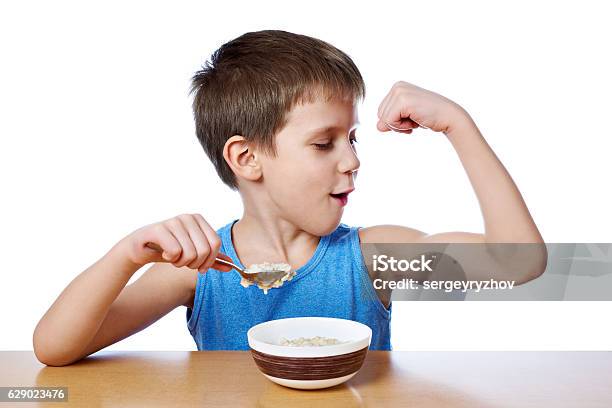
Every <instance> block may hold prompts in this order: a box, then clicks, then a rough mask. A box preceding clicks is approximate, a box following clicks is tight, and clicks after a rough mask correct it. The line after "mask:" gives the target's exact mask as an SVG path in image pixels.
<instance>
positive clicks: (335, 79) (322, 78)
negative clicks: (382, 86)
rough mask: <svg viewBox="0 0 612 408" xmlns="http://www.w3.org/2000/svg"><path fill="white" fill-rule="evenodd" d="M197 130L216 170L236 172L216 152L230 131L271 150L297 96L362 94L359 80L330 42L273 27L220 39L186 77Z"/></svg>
mask: <svg viewBox="0 0 612 408" xmlns="http://www.w3.org/2000/svg"><path fill="white" fill-rule="evenodd" d="M191 93H195V96H194V100H193V112H194V118H195V124H196V135H197V137H198V140H199V141H200V144H201V145H202V147H203V148H204V151H205V152H206V154H207V155H208V157H209V158H210V160H211V161H212V163H213V165H214V166H215V169H216V170H217V173H218V174H219V177H221V180H222V181H223V182H224V183H225V184H227V185H228V186H229V187H230V188H231V189H233V190H236V189H237V188H238V186H237V182H236V177H235V175H234V173H233V172H232V170H231V169H230V167H229V166H228V165H227V163H226V162H225V159H224V158H223V147H224V145H225V142H226V141H227V139H229V138H230V137H231V136H233V135H242V136H244V137H245V138H246V140H247V141H248V142H249V143H251V142H252V143H253V144H255V145H256V146H258V147H260V148H262V150H264V151H266V152H267V153H268V154H270V155H272V156H273V157H274V156H276V146H275V143H274V139H275V135H276V134H277V133H278V132H279V131H280V130H281V129H282V128H283V127H284V126H285V124H286V119H287V118H286V115H287V113H288V112H289V111H290V110H291V109H292V108H293V106H295V105H296V104H298V103H306V102H313V101H314V100H315V98H316V97H317V96H326V97H327V100H331V99H334V98H342V99H344V100H353V101H357V100H363V98H365V83H364V81H363V78H362V77H361V74H360V73H359V70H358V69H357V66H356V65H355V64H354V63H353V60H351V58H350V57H349V56H348V55H346V54H345V53H344V52H342V51H340V50H339V49H337V48H336V47H334V46H332V45H330V44H328V43H326V42H324V41H321V40H318V39H316V38H312V37H308V36H305V35H300V34H294V33H290V32H287V31H280V30H264V31H256V32H249V33H246V34H244V35H241V36H240V37H238V38H236V39H234V40H232V41H230V42H228V43H226V44H223V45H222V46H221V47H220V48H219V49H218V50H217V51H215V52H214V53H213V54H212V56H211V58H210V61H206V63H205V64H204V66H202V69H201V70H199V71H197V72H196V73H195V75H194V76H193V78H192V85H191Z"/></svg>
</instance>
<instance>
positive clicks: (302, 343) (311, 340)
mask: <svg viewBox="0 0 612 408" xmlns="http://www.w3.org/2000/svg"><path fill="white" fill-rule="evenodd" d="M342 343H348V341H340V340H338V339H336V338H334V337H321V336H315V337H300V338H297V339H293V340H288V339H286V338H285V337H281V340H280V342H279V344H280V345H281V346H292V347H320V346H333V345H336V344H342Z"/></svg>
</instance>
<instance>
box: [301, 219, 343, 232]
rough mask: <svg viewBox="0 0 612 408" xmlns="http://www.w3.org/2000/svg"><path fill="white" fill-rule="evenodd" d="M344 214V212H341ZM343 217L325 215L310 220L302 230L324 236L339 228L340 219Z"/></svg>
mask: <svg viewBox="0 0 612 408" xmlns="http://www.w3.org/2000/svg"><path fill="white" fill-rule="evenodd" d="M340 215H342V214H340ZM341 218H342V217H340V216H339V217H335V218H330V217H325V218H319V219H317V220H314V221H312V222H308V223H307V225H303V226H302V230H304V231H306V232H308V233H310V234H312V235H316V236H319V237H323V236H325V235H329V234H331V233H332V232H334V231H335V230H336V228H338V225H340V220H341Z"/></svg>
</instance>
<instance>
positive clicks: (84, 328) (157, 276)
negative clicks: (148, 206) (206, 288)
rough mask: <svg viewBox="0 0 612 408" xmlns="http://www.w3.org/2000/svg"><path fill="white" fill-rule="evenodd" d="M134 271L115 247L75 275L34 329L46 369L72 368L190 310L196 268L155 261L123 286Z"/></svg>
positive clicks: (41, 358)
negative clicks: (186, 308)
mask: <svg viewBox="0 0 612 408" xmlns="http://www.w3.org/2000/svg"><path fill="white" fill-rule="evenodd" d="M139 268H140V266H138V265H134V264H132V263H131V262H129V261H127V257H126V256H125V254H124V251H123V248H122V246H121V245H116V246H115V247H113V248H112V249H111V250H110V251H109V252H108V253H107V254H106V255H105V256H104V257H102V258H101V259H100V260H99V261H97V262H96V263H95V264H93V265H92V266H91V267H89V268H88V269H86V270H85V271H84V272H83V273H81V274H80V275H79V276H77V277H76V278H75V279H74V280H73V281H72V282H71V283H70V285H68V287H67V288H66V289H64V291H63V292H62V293H61V295H60V296H59V297H58V299H57V300H56V301H55V302H54V303H53V305H52V306H51V307H50V308H49V310H48V311H47V313H45V315H44V316H43V317H42V318H41V320H40V322H39V323H38V325H37V326H36V329H35V331H34V336H33V342H34V352H35V354H36V357H37V358H38V359H39V360H40V361H41V362H42V363H44V364H47V365H52V366H62V365H67V364H71V363H74V362H76V361H78V360H80V359H82V358H83V357H86V356H88V355H90V354H92V353H94V352H96V351H98V350H100V349H102V348H104V347H106V346H108V345H111V344H113V343H116V342H118V341H120V340H122V339H124V338H126V337H128V336H130V335H132V334H134V333H137V332H139V331H141V330H142V329H144V328H145V327H147V326H149V325H151V324H152V323H153V322H155V321H157V320H158V319H160V318H161V317H162V316H164V315H165V314H167V313H168V312H170V311H171V310H173V309H175V308H176V307H177V306H180V305H185V306H189V307H191V303H190V302H193V294H194V290H195V282H196V279H197V273H198V271H197V270H193V269H189V268H187V267H182V268H177V267H175V266H173V265H172V264H168V263H155V264H154V265H153V266H152V267H151V268H149V269H148V270H147V271H145V273H144V274H143V275H142V276H141V277H140V278H139V279H138V280H136V281H135V282H134V283H132V284H130V285H128V286H125V285H126V284H127V282H128V281H129V279H130V277H131V276H132V275H133V274H134V273H135V272H136V271H137V270H138V269H139Z"/></svg>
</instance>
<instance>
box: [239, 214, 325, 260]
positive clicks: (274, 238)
mask: <svg viewBox="0 0 612 408" xmlns="http://www.w3.org/2000/svg"><path fill="white" fill-rule="evenodd" d="M231 235H232V242H233V244H234V249H235V250H236V254H237V255H238V258H239V259H240V262H241V263H242V264H243V265H244V266H247V267H248V266H249V265H251V264H254V263H262V262H284V263H288V264H290V265H291V267H292V268H294V270H295V269H298V268H300V267H301V266H303V265H304V264H306V263H307V262H308V261H309V260H310V258H311V257H312V255H313V254H314V252H315V250H316V249H317V246H318V244H319V240H320V239H321V238H320V237H318V236H315V235H312V234H310V233H308V232H306V231H303V230H302V229H300V228H299V227H298V226H296V225H294V224H293V223H291V222H289V221H287V220H284V219H282V218H281V217H278V216H276V215H274V216H273V215H269V214H254V213H251V212H248V211H246V210H245V211H244V214H243V216H242V218H241V219H240V220H239V221H237V222H236V223H235V224H234V226H233V228H232V231H231Z"/></svg>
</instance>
